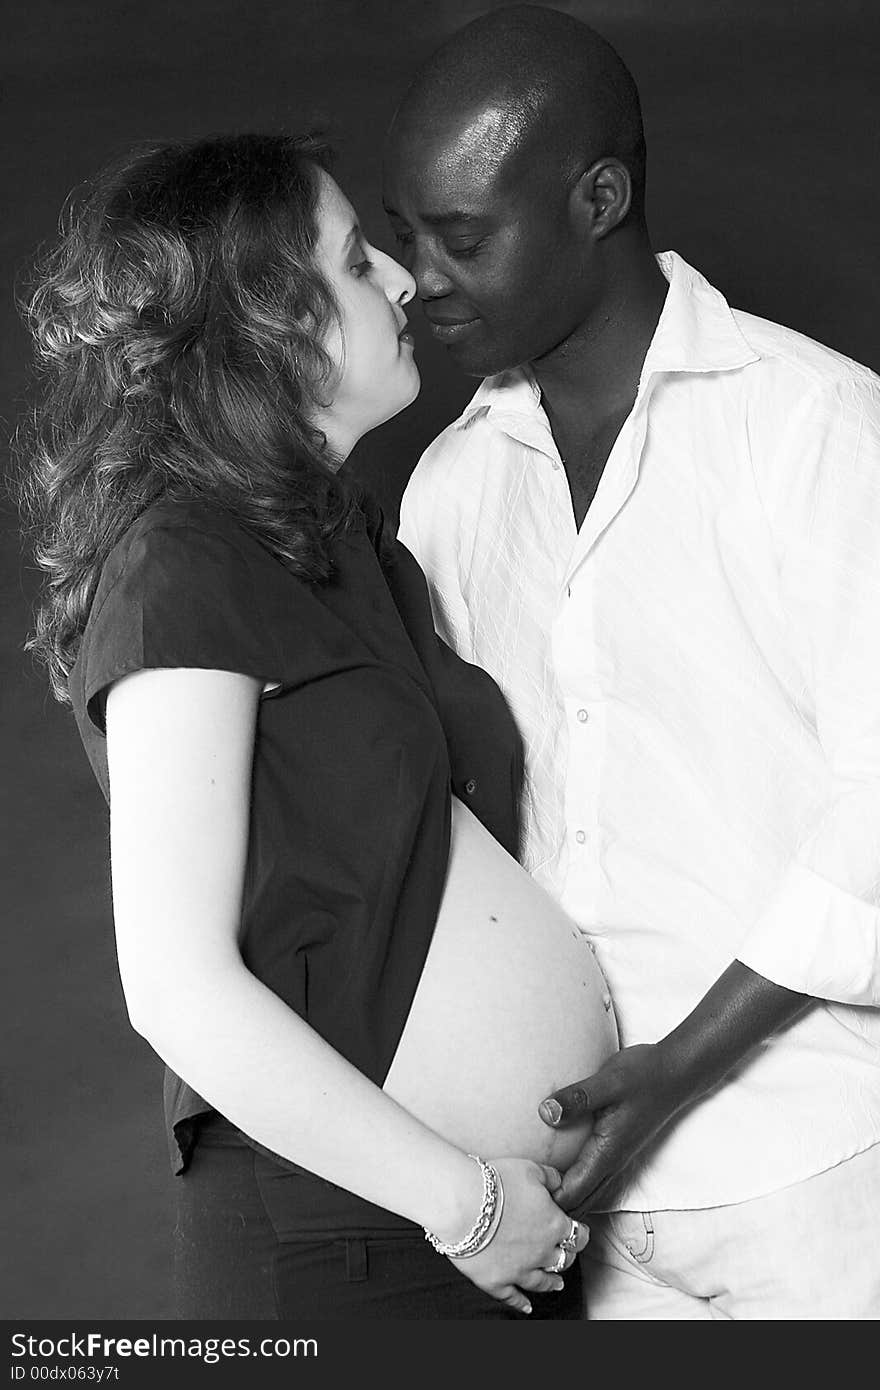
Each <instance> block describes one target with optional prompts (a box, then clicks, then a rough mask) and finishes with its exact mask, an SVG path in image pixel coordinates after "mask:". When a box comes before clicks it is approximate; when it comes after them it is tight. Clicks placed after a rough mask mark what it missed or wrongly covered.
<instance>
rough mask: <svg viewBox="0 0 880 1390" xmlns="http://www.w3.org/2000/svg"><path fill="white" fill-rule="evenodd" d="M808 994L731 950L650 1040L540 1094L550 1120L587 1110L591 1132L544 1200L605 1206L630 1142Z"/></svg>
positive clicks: (643, 1136)
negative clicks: (714, 975)
mask: <svg viewBox="0 0 880 1390" xmlns="http://www.w3.org/2000/svg"><path fill="white" fill-rule="evenodd" d="M814 1002H815V1001H814V1000H812V999H810V998H809V997H808V996H807V995H805V994H798V993H796V992H795V991H793V990H790V989H786V988H785V987H784V986H783V985H777V984H774V983H773V982H772V981H771V980H766V979H765V978H764V977H763V975H758V974H756V973H755V971H754V970H750V969H749V967H748V966H747V965H743V964H742V962H741V961H738V960H735V961H733V962H732V963H731V964H730V965H729V966H728V967H727V969H726V970H725V971H724V974H723V975H721V976H719V978H718V979H717V980H716V981H715V983H714V985H713V986H712V987H711V989H710V990H708V992H707V993H706V994H705V995H704V996H703V998H702V999H701V1000H700V1002H699V1004H698V1005H697V1007H696V1008H695V1009H694V1010H693V1012H692V1013H690V1014H688V1016H687V1018H686V1019H684V1021H683V1022H682V1023H680V1024H679V1025H678V1027H677V1028H674V1029H673V1030H672V1032H671V1033H668V1034H667V1036H666V1037H665V1038H663V1039H662V1040H661V1041H660V1042H657V1043H641V1044H639V1045H637V1046H634V1047H625V1048H623V1050H622V1051H621V1052H618V1053H617V1054H616V1056H614V1057H612V1058H610V1060H609V1061H607V1062H606V1063H605V1065H604V1066H603V1067H600V1068H599V1070H598V1071H597V1072H596V1073H595V1074H594V1075H593V1076H590V1077H588V1078H587V1079H586V1081H578V1082H575V1084H574V1085H573V1086H564V1087H563V1088H562V1089H561V1090H559V1091H556V1092H554V1094H553V1095H552V1096H548V1098H547V1100H544V1101H542V1102H541V1104H540V1106H539V1107H538V1114H539V1115H540V1116H541V1119H542V1120H543V1121H544V1122H545V1124H549V1125H552V1126H554V1128H555V1127H558V1126H559V1125H564V1124H566V1123H568V1122H570V1121H571V1120H575V1119H577V1118H579V1117H580V1116H582V1115H584V1114H585V1113H586V1112H587V1111H592V1112H593V1113H594V1115H595V1126H594V1128H593V1132H592V1133H591V1135H590V1137H589V1138H588V1139H587V1141H586V1143H585V1144H584V1147H583V1148H582V1149H581V1152H580V1155H579V1157H578V1158H577V1159H576V1160H575V1162H574V1163H573V1164H572V1166H571V1167H570V1168H569V1170H568V1172H567V1173H566V1174H565V1177H564V1180H563V1183H562V1187H561V1188H560V1190H559V1191H558V1192H556V1193H554V1200H555V1201H557V1202H558V1203H559V1204H560V1206H562V1207H564V1208H565V1210H566V1211H577V1210H578V1208H580V1207H582V1206H583V1207H586V1209H587V1210H593V1211H595V1210H599V1209H601V1210H606V1211H607V1210H613V1209H614V1206H615V1197H616V1194H617V1192H618V1190H619V1188H620V1186H621V1180H622V1177H623V1174H624V1170H625V1169H626V1168H628V1167H629V1165H630V1164H631V1163H632V1161H633V1159H634V1158H635V1157H636V1155H637V1154H638V1153H639V1151H640V1150H641V1149H643V1148H644V1147H645V1145H646V1144H648V1143H649V1142H650V1141H651V1140H652V1139H654V1138H655V1137H656V1135H658V1134H659V1133H660V1131H661V1130H662V1129H663V1128H664V1126H665V1125H667V1124H668V1123H669V1121H670V1120H671V1119H672V1117H673V1116H674V1115H676V1114H677V1113H678V1111H679V1110H681V1109H682V1108H683V1106H685V1105H687V1104H688V1103H689V1102H690V1101H693V1100H696V1099H697V1098H698V1097H700V1096H703V1095H705V1094H706V1092H707V1091H709V1090H711V1089H712V1087H713V1086H716V1085H717V1084H718V1082H719V1081H721V1080H722V1079H723V1078H724V1076H726V1074H727V1072H728V1071H729V1070H730V1068H731V1067H732V1066H734V1065H735V1064H736V1063H738V1062H741V1061H742V1060H743V1059H744V1058H745V1057H747V1056H748V1054H749V1053H750V1052H751V1051H752V1049H753V1048H754V1047H755V1046H756V1044H758V1043H759V1042H761V1041H762V1040H763V1039H764V1038H767V1037H769V1036H770V1035H771V1034H772V1033H775V1032H776V1030H777V1029H778V1028H781V1027H783V1026H784V1025H785V1024H788V1023H791V1022H792V1021H793V1020H794V1019H795V1018H797V1017H799V1015H800V1014H802V1013H803V1012H804V1011H805V1010H806V1009H808V1008H810V1007H811V1006H812V1005H813V1004H814ZM554 1102H555V1105H554ZM548 1107H549V1108H548Z"/></svg>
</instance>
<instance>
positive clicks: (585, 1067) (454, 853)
mask: <svg viewBox="0 0 880 1390" xmlns="http://www.w3.org/2000/svg"><path fill="white" fill-rule="evenodd" d="M617 1045H618V1044H617V1029H616V1025H615V1022H614V1014H613V1011H612V1009H611V1001H610V997H609V995H608V990H607V986H606V984H605V980H604V978H603V976H602V973H601V971H600V969H599V966H598V965H597V963H596V960H595V957H594V955H593V953H592V951H591V950H590V948H589V945H588V944H587V941H586V940H585V938H584V937H583V936H582V934H581V933H580V932H579V931H578V929H577V927H576V926H575V924H574V923H573V922H572V920H571V918H570V917H568V916H567V915H566V913H564V912H563V911H562V909H561V907H559V906H558V904H557V903H556V902H555V901H554V900H553V899H552V898H550V897H549V896H548V894H546V893H545V892H544V891H543V889H541V888H539V887H538V885H537V884H536V883H535V882H534V880H533V879H531V878H530V877H529V875H528V874H527V873H526V872H525V870H524V869H522V868H521V867H520V865H519V864H517V862H516V860H514V859H512V858H511V856H510V855H509V854H508V853H507V852H506V850H504V849H502V847H501V845H499V844H498V842H497V841H496V840H494V839H493V838H492V836H491V835H490V834H489V833H488V831H487V830H486V829H485V828H484V827H483V825H482V824H481V823H480V821H478V820H477V818H476V817H475V816H474V815H472V813H471V812H470V811H469V810H468V809H467V807H466V806H464V805H463V804H462V803H461V802H460V801H457V800H456V799H455V798H453V802H452V844H451V851H450V859H449V868H448V872H447V876H446V885H445V888H444V893H443V901H442V903H441V905H440V912H439V915H438V918H437V924H436V926H435V928H434V935H433V938H432V941H431V947H430V950H429V952H428V955H427V958H426V960H425V965H424V969H423V971H422V977H421V980H420V982H419V987H418V989H417V991H416V994H415V998H414V999H413V1004H412V1008H411V1010H410V1014H409V1017H408V1019H407V1022H406V1026H405V1028H404V1030H403V1034H402V1036H401V1039H400V1042H399V1044H398V1047H397V1051H396V1053H395V1055H394V1059H393V1061H392V1064H391V1068H390V1070H389V1072H388V1076H387V1077H386V1080H385V1086H384V1089H385V1091H386V1092H387V1093H388V1094H389V1095H391V1096H392V1097H393V1098H394V1099H395V1100H396V1101H398V1102H399V1103H400V1104H401V1105H403V1106H404V1107H405V1108H406V1109H407V1110H409V1111H410V1112H411V1113H412V1114H413V1115H416V1116H417V1117H418V1118H419V1119H420V1120H422V1121H423V1122H424V1123H425V1124H427V1125H429V1126H430V1127H431V1128H432V1129H434V1130H436V1131H437V1132H438V1133H439V1134H442V1135H443V1136H444V1137H445V1138H447V1139H449V1140H451V1141H452V1142H453V1143H455V1144H457V1145H459V1146H460V1147H461V1148H463V1149H466V1150H467V1151H468V1152H470V1153H479V1154H483V1155H492V1156H494V1157H496V1158H500V1157H503V1156H505V1155H517V1156H519V1157H525V1158H532V1159H534V1160H536V1161H537V1162H540V1163H552V1164H553V1165H554V1166H555V1167H557V1168H559V1169H560V1170H561V1171H564V1170H565V1168H567V1167H568V1165H569V1164H570V1163H571V1162H572V1160H573V1159H574V1158H575V1156H576V1155H577V1152H578V1150H579V1148H580V1146H581V1144H582V1143H583V1141H584V1139H585V1137H586V1135H587V1134H588V1133H589V1129H590V1126H591V1121H590V1119H589V1118H587V1119H585V1120H584V1121H583V1122H580V1123H579V1124H578V1125H577V1126H574V1127H572V1128H570V1129H566V1130H564V1131H563V1130H553V1129H551V1128H549V1126H547V1125H545V1124H544V1123H543V1121H542V1120H541V1119H540V1118H539V1116H538V1113H537V1107H538V1104H539V1102H540V1101H541V1100H543V1098H544V1097H545V1096H546V1095H549V1093H550V1092H551V1091H553V1090H555V1089H556V1088H558V1087H559V1086H564V1085H568V1084H569V1083H571V1082H573V1081H579V1080H581V1079H582V1078H583V1077H586V1076H589V1075H590V1073H591V1072H593V1071H595V1070H596V1069H597V1067H599V1066H600V1065H601V1064H602V1062H604V1061H605V1060H606V1058H607V1057H609V1056H610V1055H611V1053H612V1052H614V1051H615V1050H616V1049H617Z"/></svg>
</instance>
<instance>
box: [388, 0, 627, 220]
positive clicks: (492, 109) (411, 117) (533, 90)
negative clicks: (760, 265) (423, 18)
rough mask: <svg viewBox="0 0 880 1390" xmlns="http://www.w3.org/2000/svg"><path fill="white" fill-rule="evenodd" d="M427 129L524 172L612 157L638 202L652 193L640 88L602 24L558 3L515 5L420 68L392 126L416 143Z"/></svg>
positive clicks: (488, 164) (498, 170)
mask: <svg viewBox="0 0 880 1390" xmlns="http://www.w3.org/2000/svg"><path fill="white" fill-rule="evenodd" d="M426 133H430V134H431V137H432V142H433V143H434V145H435V148H436V146H437V143H438V142H439V141H443V140H448V143H449V146H450V147H453V146H454V147H455V152H456V156H457V157H458V158H459V159H462V158H464V159H466V160H467V159H468V157H470V158H471V159H473V160H474V161H475V162H476V161H479V163H480V165H481V166H482V168H483V169H484V170H485V171H486V173H488V174H495V175H498V176H503V174H504V172H505V170H506V169H507V168H508V167H509V168H510V170H511V172H512V173H513V174H514V176H516V172H517V171H518V169H519V168H520V167H521V165H522V162H523V160H522V159H521V158H520V156H523V158H524V159H526V160H528V159H531V158H532V157H534V156H538V157H539V158H540V160H541V161H542V163H543V165H544V168H545V169H548V170H552V171H553V172H554V173H556V174H561V175H562V176H563V177H569V176H571V175H574V174H577V173H578V172H580V171H581V170H582V169H584V168H586V167H589V166H590V165H591V164H592V163H593V162H594V161H595V160H597V159H600V158H603V157H608V156H610V157H613V158H615V159H617V160H619V161H620V163H621V164H623V165H624V166H625V167H626V169H627V170H628V172H629V175H630V179H631V182H632V199H633V208H634V210H635V211H636V213H637V214H640V213H641V210H642V207H643V198H644V180H645V142H644V134H643V129H642V116H641V109H640V105H639V97H638V92H637V89H636V86H635V83H634V81H633V79H632V77H631V75H630V73H629V71H628V70H627V68H626V66H625V65H624V63H623V62H622V60H621V59H620V57H619V56H618V55H617V53H616V52H615V51H614V49H613V48H612V47H611V45H610V44H609V43H607V42H606V41H605V40H604V39H603V38H602V37H601V36H600V35H599V34H597V33H596V32H595V31H594V30H593V29H590V28H588V27H587V25H585V24H582V23H581V22H580V21H579V20H577V19H574V18H572V16H571V15H568V14H563V13H562V12H560V11H559V10H551V9H544V8H539V7H537V6H534V5H515V6H510V7H508V8H505V9H501V10H494V11H492V12H491V13H490V14H487V15H484V16H482V17H481V18H479V19H476V20H474V21H473V22H472V23H471V24H468V25H466V26H465V27H464V28H463V29H459V30H458V31H457V32H456V33H455V34H453V35H452V37H451V38H450V39H448V40H447V41H446V42H445V43H444V44H443V45H442V46H441V47H440V48H439V49H437V50H436V51H435V52H434V53H433V54H432V55H431V57H430V58H429V59H428V61H427V62H426V63H425V64H424V66H423V67H422V68H421V69H420V71H419V72H418V73H417V74H416V76H415V78H414V80H413V82H412V83H411V85H410V87H409V89H408V91H407V92H406V94H405V96H404V97H403V100H402V101H401V103H400V105H399V107H398V110H397V112H396V114H395V117H394V120H393V122H392V125H391V129H390V131H389V142H390V144H391V145H392V146H394V145H396V146H398V147H399V148H400V147H402V146H407V145H408V146H410V147H411V148H412V149H415V148H416V147H417V145H418V144H419V142H420V141H422V140H423V139H424V136H425V134H426Z"/></svg>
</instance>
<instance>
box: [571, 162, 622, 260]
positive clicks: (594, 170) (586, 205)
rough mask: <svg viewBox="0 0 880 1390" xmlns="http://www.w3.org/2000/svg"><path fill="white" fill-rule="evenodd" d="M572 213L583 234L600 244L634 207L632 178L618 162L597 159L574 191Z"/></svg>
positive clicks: (576, 184) (579, 179) (584, 173)
mask: <svg viewBox="0 0 880 1390" xmlns="http://www.w3.org/2000/svg"><path fill="white" fill-rule="evenodd" d="M571 206H572V212H573V214H574V216H575V218H576V219H577V222H578V223H579V224H580V226H581V227H582V229H583V231H584V232H585V233H586V234H587V235H588V236H589V237H591V238H592V240H593V241H599V240H600V239H601V238H602V237H604V236H607V234H608V233H609V232H610V231H613V229H614V228H615V227H618V226H620V223H621V222H623V220H624V219H625V217H626V215H627V213H628V212H629V210H630V208H631V206H632V178H631V177H630V172H629V170H628V169H627V167H626V165H625V164H621V162H620V160H619V159H613V158H610V157H609V158H607V159H597V160H596V161H595V163H593V164H591V165H590V167H589V169H585V170H584V172H583V173H582V174H581V175H580V177H579V178H578V180H577V181H576V183H575V184H574V186H573V188H572V190H571Z"/></svg>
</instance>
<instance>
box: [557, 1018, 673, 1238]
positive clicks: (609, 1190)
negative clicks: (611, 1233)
mask: <svg viewBox="0 0 880 1390" xmlns="http://www.w3.org/2000/svg"><path fill="white" fill-rule="evenodd" d="M685 1099H686V1097H682V1096H679V1095H678V1094H677V1092H676V1089H675V1085H674V1078H673V1077H672V1076H671V1075H670V1073H669V1069H668V1067H667V1066H666V1064H665V1062H664V1058H663V1054H662V1049H661V1048H660V1047H658V1046H657V1044H656V1043H651V1044H643V1045H641V1046H638V1047H627V1048H624V1049H623V1051H622V1052H618V1053H616V1054H615V1056H613V1057H612V1058H610V1060H609V1061H607V1062H606V1063H605V1065H604V1066H603V1067H601V1068H600V1069H599V1071H597V1072H595V1073H594V1075H593V1076H590V1077H588V1078H587V1079H586V1080H585V1081H578V1082H576V1083H575V1084H574V1085H573V1086H564V1087H563V1088H562V1089H561V1090H559V1091H554V1093H553V1095H552V1096H550V1097H548V1099H547V1100H545V1101H542V1103H541V1106H540V1108H539V1111H538V1113H539V1114H540V1116H541V1119H542V1120H544V1122H545V1123H546V1124H550V1125H552V1126H553V1127H554V1128H561V1127H564V1126H565V1125H566V1124H570V1123H571V1122H572V1121H574V1120H578V1119H581V1118H582V1117H583V1116H584V1115H585V1114H587V1113H588V1112H592V1113H593V1114H594V1115H595V1124H594V1126H593V1130H592V1133H591V1134H590V1136H589V1138H588V1139H587V1141H586V1143H585V1144H584V1147H583V1148H582V1149H581V1152H580V1154H579V1156H578V1157H577V1158H576V1159H575V1161H574V1163H573V1164H572V1166H571V1167H570V1168H569V1169H568V1171H567V1172H566V1174H565V1176H564V1178H563V1183H562V1187H561V1188H560V1190H559V1191H558V1192H556V1193H554V1198H555V1200H556V1201H557V1202H558V1203H559V1204H560V1206H562V1207H564V1208H565V1210H566V1211H577V1210H579V1209H580V1208H582V1207H584V1208H586V1209H591V1208H592V1209H595V1208H596V1207H598V1208H600V1209H601V1208H605V1207H608V1208H610V1207H613V1206H614V1198H615V1193H616V1192H617V1191H618V1190H619V1188H620V1186H621V1180H622V1177H623V1172H624V1169H626V1168H628V1167H629V1165H630V1163H631V1162H632V1160H633V1159H634V1158H635V1156H636V1154H637V1153H638V1152H639V1150H640V1149H642V1148H643V1147H644V1146H645V1145H646V1144H647V1143H648V1142H649V1140H651V1139H653V1138H654V1136H655V1135H656V1134H657V1133H659V1131H660V1130H661V1129H662V1128H663V1126H664V1125H665V1124H666V1123H667V1122H668V1121H669V1120H670V1119H671V1118H672V1116H673V1115H674V1114H675V1113H676V1111H677V1110H679V1109H680V1108H681V1106H682V1104H683V1103H684V1100H685ZM554 1103H555V1104H554Z"/></svg>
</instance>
